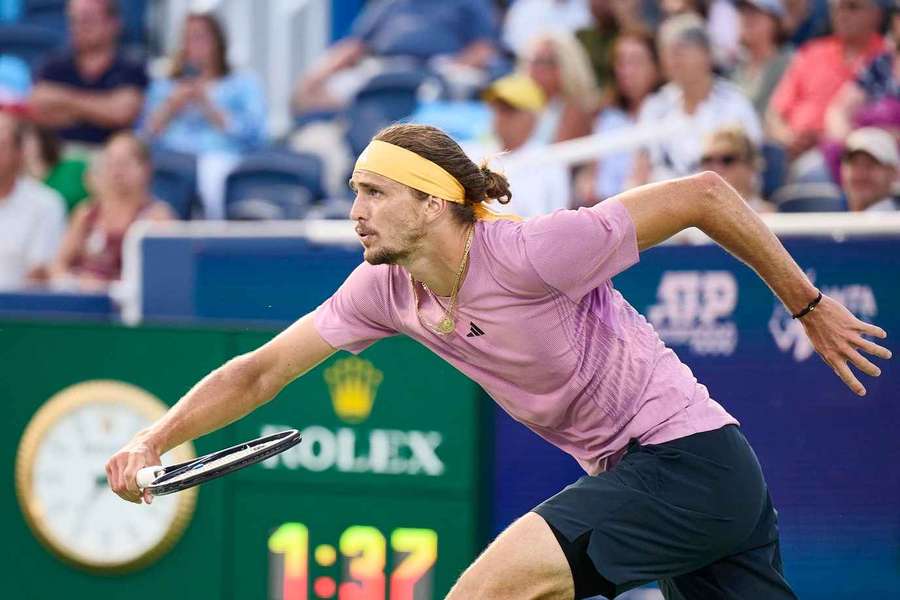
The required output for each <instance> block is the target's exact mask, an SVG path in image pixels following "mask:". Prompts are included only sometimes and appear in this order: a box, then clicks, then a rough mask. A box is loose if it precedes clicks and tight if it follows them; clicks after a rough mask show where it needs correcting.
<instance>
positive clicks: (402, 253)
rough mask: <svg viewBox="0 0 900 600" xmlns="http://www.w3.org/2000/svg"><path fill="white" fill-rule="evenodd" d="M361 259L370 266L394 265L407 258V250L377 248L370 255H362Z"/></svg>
mask: <svg viewBox="0 0 900 600" xmlns="http://www.w3.org/2000/svg"><path fill="white" fill-rule="evenodd" d="M363 257H364V258H365V259H366V262H367V263H369V264H370V265H396V264H398V263H399V262H400V261H401V260H404V259H406V258H407V257H409V251H408V250H393V249H391V248H379V249H378V250H375V251H374V252H373V253H372V254H371V255H369V254H366V253H364V254H363Z"/></svg>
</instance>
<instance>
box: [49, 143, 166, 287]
mask: <svg viewBox="0 0 900 600" xmlns="http://www.w3.org/2000/svg"><path fill="white" fill-rule="evenodd" d="M150 170H151V168H150V153H149V150H148V149H147V147H146V146H145V145H144V143H143V142H141V141H140V140H139V139H138V138H137V137H135V135H134V134H132V133H127V132H121V133H117V134H115V135H113V136H112V137H111V138H110V139H109V141H108V142H107V144H106V146H105V147H104V149H103V151H102V152H101V153H100V154H99V155H98V157H97V159H96V161H95V162H94V163H93V164H92V165H91V172H90V188H91V192H92V193H93V196H92V197H91V199H90V200H88V201H87V202H84V203H82V204H80V205H79V206H78V207H76V208H75V211H74V213H73V214H72V219H71V222H70V223H69V228H68V230H67V231H66V235H65V237H64V238H63V243H62V247H61V248H60V252H59V254H58V255H57V257H56V261H55V262H54V265H53V269H52V272H51V276H52V278H53V283H54V284H55V285H57V286H60V287H73V288H77V289H81V290H103V289H105V288H106V286H107V284H108V283H109V282H111V281H114V280H116V279H119V278H120V276H121V270H122V241H123V239H124V237H125V233H126V232H127V231H128V228H129V227H131V225H132V224H133V223H134V222H136V221H138V220H141V219H147V220H154V221H166V220H170V219H172V218H173V214H172V211H171V210H170V209H169V206H168V205H167V204H165V203H164V202H160V201H156V200H154V199H153V197H152V196H151V195H150V189H149V185H150Z"/></svg>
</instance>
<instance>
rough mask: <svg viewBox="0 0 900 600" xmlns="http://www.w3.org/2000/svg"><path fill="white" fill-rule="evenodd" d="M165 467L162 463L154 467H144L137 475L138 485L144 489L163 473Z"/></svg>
mask: <svg viewBox="0 0 900 600" xmlns="http://www.w3.org/2000/svg"><path fill="white" fill-rule="evenodd" d="M164 471H165V469H164V468H163V466H162V465H156V466H153V467H144V468H143V469H141V470H140V471H138V472H137V475H135V479H136V480H137V485H138V487H139V488H141V489H144V488H146V487H149V486H150V484H151V483H153V481H154V480H155V479H156V478H157V477H159V476H160V475H162V474H163V472H164Z"/></svg>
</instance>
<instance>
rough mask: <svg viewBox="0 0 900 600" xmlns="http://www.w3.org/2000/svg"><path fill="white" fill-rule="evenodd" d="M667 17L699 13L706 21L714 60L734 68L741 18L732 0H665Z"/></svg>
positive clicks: (662, 4) (661, 6)
mask: <svg viewBox="0 0 900 600" xmlns="http://www.w3.org/2000/svg"><path fill="white" fill-rule="evenodd" d="M660 9H662V16H663V19H664V20H665V19H669V18H671V17H674V16H678V15H697V16H699V17H701V18H702V19H703V20H704V22H705V23H706V35H707V38H708V39H709V47H710V52H711V54H712V58H713V63H714V64H716V65H717V66H719V67H721V68H723V69H729V68H731V67H732V66H733V65H734V63H735V61H736V60H737V57H738V50H739V39H740V19H739V17H738V14H737V9H736V8H735V6H734V3H733V2H732V1H731V0H662V1H661V2H660Z"/></svg>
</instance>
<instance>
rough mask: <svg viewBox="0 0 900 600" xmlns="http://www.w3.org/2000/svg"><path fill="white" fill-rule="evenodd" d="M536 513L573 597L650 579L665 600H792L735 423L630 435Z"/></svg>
mask: <svg viewBox="0 0 900 600" xmlns="http://www.w3.org/2000/svg"><path fill="white" fill-rule="evenodd" d="M534 511H535V512H536V513H538V514H539V515H541V517H543V518H544V520H546V521H547V523H549V525H550V528H551V529H552V530H553V533H554V534H555V535H556V538H557V539H558V540H559V543H560V546H561V547H562V549H563V552H564V553H565V555H566V558H567V559H568V561H569V566H570V567H571V569H572V577H573V579H574V581H575V597H576V598H588V597H591V596H596V595H598V594H602V595H604V596H606V597H607V598H613V597H615V596H616V595H618V594H621V593H622V592H625V591H627V590H630V589H632V588H635V587H638V586H641V585H643V584H645V583H649V582H651V581H658V582H659V584H660V588H661V589H662V592H663V595H664V596H665V597H666V598H668V599H684V600H705V599H710V600H713V599H715V600H720V599H721V600H728V599H735V600H737V599H747V600H750V599H753V600H756V599H766V600H782V599H788V598H790V599H795V598H796V595H795V594H794V593H793V592H792V591H791V588H790V586H788V584H787V582H786V581H785V579H784V576H783V574H782V566H781V554H780V552H779V544H778V525H777V518H776V513H775V509H774V508H773V506H772V499H771V497H770V496H769V492H768V489H767V488H766V483H765V480H764V479H763V476H762V471H761V470H760V466H759V462H758V461H757V459H756V455H755V454H754V453H753V450H752V449H751V448H750V445H749V444H748V443H747V440H746V439H745V438H744V436H743V434H742V433H741V431H740V429H738V428H737V427H736V426H734V425H729V426H727V427H723V428H721V429H717V430H715V431H708V432H705V433H697V434H694V435H690V436H687V437H684V438H681V439H677V440H673V441H671V442H666V443H664V444H656V445H647V446H642V445H641V444H639V443H638V442H637V441H632V442H631V444H629V446H628V451H627V453H626V454H625V456H624V457H623V458H622V460H621V461H620V462H619V464H617V465H616V466H615V467H614V468H613V469H611V470H609V471H607V472H605V473H601V474H600V475H596V476H585V477H582V478H581V479H579V480H578V481H577V482H575V483H574V484H572V485H570V486H568V487H567V488H565V489H564V490H562V491H561V492H559V493H558V494H556V495H555V496H553V497H552V498H550V499H548V500H547V501H545V502H544V503H542V504H541V505H540V506H538V507H537V508H535V509H534Z"/></svg>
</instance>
